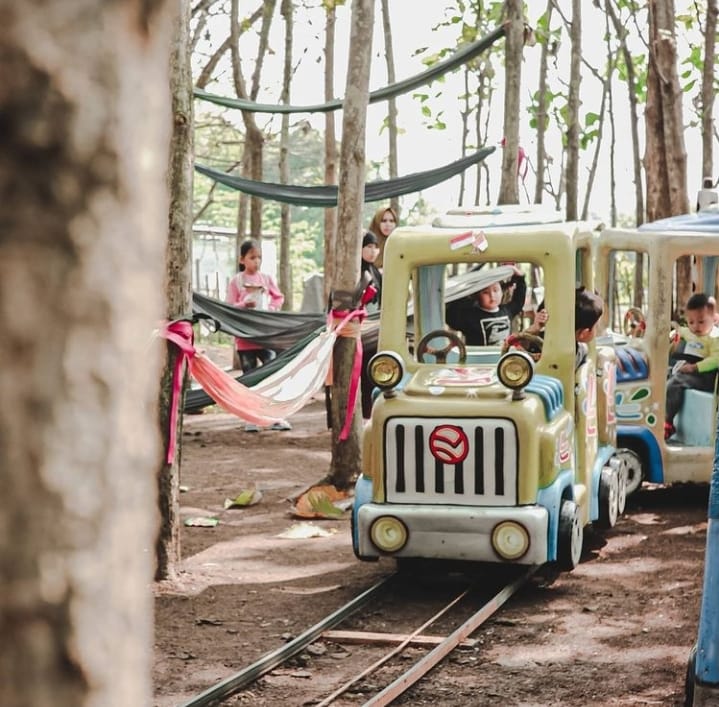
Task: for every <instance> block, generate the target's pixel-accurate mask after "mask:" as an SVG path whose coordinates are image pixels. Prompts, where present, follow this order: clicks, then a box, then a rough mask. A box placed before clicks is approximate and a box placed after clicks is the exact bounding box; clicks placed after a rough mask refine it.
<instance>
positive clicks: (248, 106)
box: [194, 25, 505, 113]
mask: <svg viewBox="0 0 719 707" xmlns="http://www.w3.org/2000/svg"><path fill="white" fill-rule="evenodd" d="M504 34H505V29H504V26H503V25H501V26H499V27H497V28H495V29H494V30H492V31H491V32H490V33H489V34H488V35H486V36H484V37H482V38H481V39H478V40H476V41H475V42H472V43H471V44H468V45H467V46H466V47H464V48H462V49H459V50H458V51H456V52H455V53H454V54H453V55H452V56H450V57H449V58H448V59H445V60H444V61H440V62H437V63H436V64H435V65H434V66H432V67H430V68H429V69H427V70H426V71H423V72H422V73H421V74H416V75H415V76H411V77H409V78H406V79H404V80H402V81H398V82H396V83H393V84H390V85H389V86H385V87H384V88H380V89H378V90H377V91H372V92H371V93H370V94H369V102H370V103H376V102H377V101H383V100H386V99H388V98H394V97H395V96H399V95H400V94H402V93H407V91H411V90H412V89H413V88H417V87H418V86H424V85H425V84H428V83H430V82H431V81H433V80H434V79H435V78H437V77H438V76H441V75H442V74H445V73H447V72H448V71H452V69H456V68H457V67H459V66H462V65H463V64H465V63H466V62H468V61H469V60H470V59H473V58H474V57H475V56H477V55H478V54H481V53H482V52H484V51H485V50H487V49H489V47H491V46H492V44H494V42H496V41H497V40H498V39H499V38H500V37H503V36H504ZM194 93H195V98H199V99H201V100H203V101H210V102H211V103H216V104H217V105H221V106H225V108H239V109H240V110H246V111H251V112H255V113H329V112H330V111H335V110H338V109H340V108H342V104H343V101H342V100H341V99H339V98H336V99H335V100H333V101H329V102H328V103H319V104H317V105H310V106H290V105H286V104H284V105H282V104H280V105H276V104H267V103H256V102H255V101H250V100H247V99H242V98H227V97H224V96H216V95H214V94H212V93H207V91H203V90H202V89H199V88H196V89H195V91H194Z"/></svg>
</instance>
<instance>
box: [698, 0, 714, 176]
mask: <svg viewBox="0 0 719 707" xmlns="http://www.w3.org/2000/svg"><path fill="white" fill-rule="evenodd" d="M716 31H717V0H707V18H706V26H705V28H704V67H703V71H702V174H701V176H702V180H703V179H705V178H709V179H711V180H712V183H714V97H715V96H714V70H715V67H716V57H715V52H716ZM702 186H703V184H702Z"/></svg>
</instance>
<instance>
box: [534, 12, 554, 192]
mask: <svg viewBox="0 0 719 707" xmlns="http://www.w3.org/2000/svg"><path fill="white" fill-rule="evenodd" d="M553 9H554V4H553V0H547V9H546V10H545V11H544V16H545V17H546V36H544V37H542V38H541V42H542V52H541V54H540V58H539V90H538V91H537V93H538V96H537V158H536V159H537V179H536V182H535V185H534V203H535V204H541V203H542V197H543V195H544V171H545V169H546V158H547V145H546V142H545V136H546V134H547V126H548V125H549V115H548V114H547V106H548V103H549V101H548V98H547V68H548V63H549V51H550V46H549V43H550V42H551V41H552V36H551V27H552V10H553Z"/></svg>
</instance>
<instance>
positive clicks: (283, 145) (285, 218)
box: [279, 0, 295, 311]
mask: <svg viewBox="0 0 719 707" xmlns="http://www.w3.org/2000/svg"><path fill="white" fill-rule="evenodd" d="M294 11H295V10H294V4H293V2H292V0H282V4H281V6H280V14H281V15H282V18H283V19H284V21H285V60H284V67H283V75H282V94H281V95H280V101H281V102H282V103H285V104H289V102H290V82H291V80H292V33H293V24H292V23H293V14H294ZM281 121H282V123H281V125H282V127H281V129H280V183H281V184H288V183H289V181H290V163H289V142H290V116H289V115H288V114H287V113H283V114H282V119H281ZM279 251H280V257H279V263H280V268H279V271H280V272H279V286H280V290H281V291H282V292H283V293H284V295H285V301H284V303H283V305H282V308H283V309H285V310H290V311H291V310H292V268H291V263H290V205H289V204H284V203H283V204H280V248H279Z"/></svg>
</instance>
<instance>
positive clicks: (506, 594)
mask: <svg viewBox="0 0 719 707" xmlns="http://www.w3.org/2000/svg"><path fill="white" fill-rule="evenodd" d="M537 569H538V568H536V567H531V568H529V569H528V570H527V571H526V572H525V573H523V574H522V575H520V576H519V577H518V578H516V579H515V580H514V581H512V582H511V583H510V584H508V585H506V586H505V587H503V588H502V589H501V590H500V591H499V592H498V593H497V594H495V595H494V596H493V597H491V598H490V599H489V600H488V601H487V602H486V603H485V604H484V605H483V606H482V607H481V608H480V609H479V610H478V611H476V612H475V613H474V614H473V615H472V616H471V617H470V618H469V619H467V620H466V621H465V622H464V623H463V624H462V625H461V626H459V627H458V628H457V629H455V630H454V631H453V632H452V633H451V634H450V635H449V636H447V637H446V638H444V639H443V640H442V641H441V642H440V643H438V644H437V645H436V646H435V648H434V649H433V650H431V651H430V652H429V653H428V654H427V655H425V656H424V657H423V658H422V659H421V660H419V661H418V662H417V663H415V664H414V665H412V666H411V667H410V668H409V669H408V670H406V671H405V672H403V673H402V674H401V675H400V676H399V677H398V678H396V679H395V680H394V681H393V682H392V683H391V684H389V685H388V686H387V687H385V688H384V689H383V690H381V691H380V692H379V693H377V694H376V695H375V696H374V697H372V698H371V699H369V700H368V701H367V702H365V705H364V707H382V706H384V705H388V704H391V703H392V702H393V701H394V700H395V699H397V697H399V696H400V695H401V694H402V693H404V692H406V691H407V690H408V689H409V688H410V687H412V685H414V684H415V683H416V682H417V681H419V680H420V679H421V678H422V677H423V676H424V675H426V674H427V672H429V671H430V670H431V669H432V668H433V667H435V666H436V665H437V664H438V663H439V662H440V661H442V660H443V659H444V658H445V657H446V656H447V655H448V654H449V653H450V652H451V651H452V650H454V649H455V648H456V647H457V646H458V645H459V644H460V643H461V642H462V641H464V640H465V639H467V638H468V637H469V636H470V635H471V634H472V633H473V632H474V631H476V630H477V628H478V627H479V626H481V625H482V624H483V623H484V622H485V621H486V620H487V619H488V618H489V617H491V616H492V615H493V614H494V613H495V612H496V611H497V610H498V609H499V608H500V607H501V606H502V605H503V604H504V603H505V602H506V601H507V600H508V599H509V598H510V597H511V596H512V595H513V594H514V593H515V592H517V591H518V590H519V589H520V588H521V587H522V586H523V585H524V584H525V583H526V582H527V581H528V580H529V579H530V577H531V576H532V575H533V574H534V573H535V572H536V571H537ZM395 577H396V575H389V576H387V577H385V578H384V579H382V580H381V581H380V582H378V583H377V584H375V585H374V586H372V587H370V588H369V589H368V590H366V591H365V592H363V593H362V594H360V595H359V596H357V597H355V598H354V599H353V600H352V601H350V602H349V603H347V604H345V605H344V606H343V607H341V608H340V609H338V610H337V611H335V612H334V613H332V614H330V615H329V616H327V617H325V618H324V619H323V620H322V621H320V622H319V623H317V624H315V625H314V626H313V627H312V628H310V629H308V630H307V631H305V632H304V633H302V634H301V635H299V636H297V637H296V638H295V639H294V640H292V641H290V642H289V643H287V644H285V645H284V646H283V647H282V648H280V649H278V650H276V651H273V652H271V653H268V654H266V655H265V656H263V657H262V658H260V659H259V660H258V661H256V662H255V663H253V664H252V665H249V666H248V667H246V668H244V669H243V670H242V671H240V672H239V673H237V674H236V675H234V676H232V677H230V678H227V679H225V680H223V681H222V682H220V683H217V684H216V685H214V686H213V687H210V688H208V689H207V690H205V691H204V692H202V693H201V694H199V695H197V696H196V697H194V698H192V699H191V700H190V701H188V702H185V703H183V704H182V705H180V706H179V707H208V706H210V705H216V704H218V703H219V702H221V701H222V700H224V699H226V698H228V697H230V696H232V695H234V694H235V693H237V692H239V691H240V690H241V689H243V688H245V687H246V686H247V685H249V684H251V683H253V682H254V681H255V680H257V679H258V678H260V677H261V676H262V675H264V674H266V673H267V672H269V671H270V670H272V669H273V668H275V667H277V666H278V665H280V664H282V663H283V662H285V661H286V660H287V659H288V658H291V657H292V656H294V655H296V654H297V653H299V652H301V651H302V650H303V649H304V648H305V647H306V646H308V645H309V644H310V643H312V642H313V641H315V640H316V639H317V638H319V637H320V636H321V635H322V633H323V632H325V631H328V630H330V629H331V628H333V627H334V626H336V625H337V624H339V623H341V622H342V621H344V620H345V619H346V618H347V617H349V616H350V615H351V614H353V613H354V612H355V611H357V610H358V609H360V608H361V607H362V606H363V605H364V604H366V603H367V602H368V601H369V600H370V599H372V598H373V597H375V596H376V595H377V594H378V593H380V592H381V591H383V590H384V589H386V587H387V586H388V585H389V583H390V581H391V580H392V579H394V578H395ZM470 589H471V587H470V588H467V589H465V590H463V591H462V592H461V593H460V594H459V595H458V596H456V597H455V598H454V599H452V600H451V601H450V602H449V603H448V604H446V605H445V606H444V607H443V608H442V609H441V610H440V611H439V612H438V613H436V614H435V615H434V616H433V617H432V618H430V619H429V620H427V621H426V622H425V623H424V624H422V625H421V626H420V627H419V628H417V629H416V630H415V631H414V632H412V633H411V634H410V635H408V636H406V637H405V638H404V640H402V641H401V642H400V643H399V644H398V645H397V646H395V647H394V648H393V649H392V650H390V651H388V652H387V653H386V654H385V655H384V656H382V657H381V658H380V659H379V660H377V661H376V662H375V663H373V664H372V665H370V666H369V667H367V668H365V669H364V670H362V671H361V672H360V673H358V674H357V675H355V676H354V677H353V678H351V679H350V680H348V681H347V682H346V683H344V684H343V685H342V686H340V687H339V688H338V689H337V690H335V691H334V692H333V693H332V694H331V695H329V696H328V697H326V698H324V699H323V700H322V701H321V702H318V703H317V705H316V707H328V706H329V705H331V704H332V703H333V702H334V700H336V699H337V698H338V697H340V696H341V695H342V694H343V693H345V692H346V691H347V690H349V688H351V687H352V686H353V685H355V684H356V683H357V682H359V681H360V680H361V679H362V678H364V677H367V676H368V675H370V674H371V673H373V672H374V671H376V670H377V669H378V668H380V667H381V666H382V665H384V664H385V663H386V662H388V661H389V660H390V659H391V658H393V657H394V656H395V655H398V654H399V653H401V652H402V651H403V650H404V649H405V648H406V647H407V645H408V644H410V643H411V642H412V641H413V639H415V638H417V637H418V636H420V635H421V634H422V632H423V631H424V630H425V629H426V628H427V627H428V626H430V625H432V624H433V623H434V622H436V621H437V620H438V619H439V618H440V617H441V616H443V615H444V614H445V613H447V612H448V611H449V610H450V609H451V608H452V607H454V606H456V605H457V604H458V603H459V602H460V601H461V600H462V599H463V598H464V597H466V596H467V594H468V593H469V591H470Z"/></svg>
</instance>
